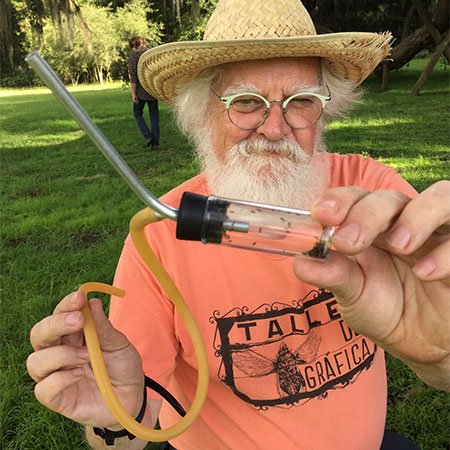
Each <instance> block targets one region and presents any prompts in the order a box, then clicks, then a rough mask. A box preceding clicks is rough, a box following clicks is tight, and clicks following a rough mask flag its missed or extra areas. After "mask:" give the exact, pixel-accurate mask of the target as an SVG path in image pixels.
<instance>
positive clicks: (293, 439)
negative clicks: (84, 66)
mask: <svg viewBox="0 0 450 450" xmlns="http://www.w3.org/2000/svg"><path fill="white" fill-rule="evenodd" d="M388 41H389V36H385V35H376V34H370V33H345V34H337V35H324V36H316V35H315V31H314V27H313V25H312V22H311V20H310V18H309V16H308V14H307V12H306V10H305V9H304V8H303V5H302V4H301V3H300V2H298V1H297V0H277V1H276V2H275V1H274V2H271V1H264V2H261V3H260V2H258V1H248V2H241V1H239V0H221V1H220V2H219V4H218V6H217V9H216V11H215V12H214V14H213V16H212V17H211V19H210V21H209V23H208V26H207V29H206V31H205V39H204V42H189V43H188V42H185V43H178V44H167V45H165V46H162V47H160V48H156V49H154V50H151V51H149V52H147V53H146V54H144V56H143V57H142V58H141V61H140V63H139V69H138V70H139V73H140V79H141V81H142V83H143V85H144V87H145V88H146V89H147V90H148V91H150V92H151V93H152V94H153V95H156V96H157V97H158V98H160V99H162V100H164V101H167V102H169V103H171V104H173V105H174V108H175V111H176V113H177V116H178V119H179V122H180V125H181V127H182V129H183V130H184V131H185V132H187V133H189V134H190V135H191V136H192V137H193V139H194V140H195V143H196V146H197V149H198V153H199V157H200V160H201V162H202V164H203V169H204V170H203V172H202V174H200V175H198V176H197V177H194V178H193V179H191V180H188V181H187V182H185V183H184V184H182V185H181V186H179V187H178V188H175V189H174V190H173V191H171V192H170V193H168V194H167V195H165V196H164V197H163V200H164V201H165V202H167V203H168V204H170V205H172V206H177V205H178V204H179V201H180V197H181V195H182V193H183V192H184V191H190V192H195V193H198V194H202V195H209V194H211V193H214V194H218V195H224V196H227V197H238V198H242V199H246V200H253V201H263V202H270V203H277V204H281V205H285V206H291V207H292V206H294V207H297V208H310V209H311V213H312V215H313V217H314V218H315V219H316V220H318V221H319V222H320V223H322V224H324V225H329V226H336V227H338V228H337V231H336V232H335V235H334V236H333V245H334V248H335V251H333V252H332V254H331V256H330V258H329V259H328V261H326V262H323V261H317V260H315V259H311V258H307V257H303V256H298V257H297V258H296V259H295V260H293V259H291V258H289V257H284V256H280V255H270V254H264V253H258V252H243V251H241V250H238V249H230V248H225V247H221V246H208V245H206V246H202V245H200V244H198V243H196V242H189V241H176V240H175V239H174V236H175V223H174V222H171V221H162V222H159V223H158V224H154V225H151V226H150V227H148V229H147V238H148V239H149V241H150V243H151V245H152V247H153V248H154V250H155V252H156V254H157V255H158V257H159V258H160V260H161V262H162V263H163V265H164V266H165V267H166V269H167V270H168V271H169V273H170V274H171V276H172V277H173V279H174V280H175V282H176V284H177V285H178V287H179V288H180V290H181V292H182V293H183V295H184V297H185V298H186V300H187V302H188V304H189V307H190V308H191V309H192V312H193V314H194V316H195V318H196V320H197V322H198V324H199V327H200V329H201V332H202V335H203V338H204V340H205V343H206V347H207V350H208V360H209V361H208V362H209V367H210V386H209V391H208V397H207V399H206V402H205V405H204V408H203V410H202V413H201V415H200V417H199V418H198V419H197V420H196V421H195V423H194V424H193V426H192V427H191V428H190V429H189V430H187V431H186V432H185V433H184V434H183V435H181V436H179V437H178V438H176V439H174V440H173V441H171V444H172V445H173V446H174V447H175V448H177V449H178V450H186V449H208V450H211V449H243V448H245V449H271V448H283V449H292V450H294V449H327V450H328V449H346V450H348V449H353V450H361V449H363V450H378V449H380V447H381V448H382V449H389V448H391V449H393V448H395V449H402V448H403V449H408V448H417V447H416V446H415V445H414V444H412V443H411V442H410V441H408V440H405V439H402V438H401V437H399V436H392V435H391V434H389V433H385V432H384V423H385V414H386V374H385V366H384V354H383V350H382V349H385V350H387V351H389V352H390V353H392V354H393V355H395V356H397V357H398V358H400V359H401V360H402V361H404V362H405V363H406V364H408V365H409V367H410V368H411V369H412V370H414V371H415V372H416V373H417V375H418V376H419V377H421V378H422V379H423V380H424V381H425V382H427V383H429V384H430V385H432V386H434V387H436V388H438V389H447V390H448V389H449V386H450V383H449V320H448V319H449V317H448V316H449V311H448V294H449V288H448V277H449V273H450V268H449V264H448V257H447V255H448V245H449V244H448V242H449V241H448V228H445V226H448V220H449V216H450V211H449V204H448V194H449V189H450V188H449V184H448V183H447V182H440V183H437V184H435V185H433V186H431V187H430V188H429V189H427V190H425V191H424V192H423V193H421V194H420V195H417V194H416V193H415V191H414V190H413V189H412V188H411V187H410V186H409V185H408V184H407V183H406V182H405V181H404V180H403V179H402V178H401V177H400V176H399V175H398V174H397V173H396V172H395V171H394V170H393V169H391V168H388V167H385V166H383V165H381V164H378V163H376V162H374V161H373V160H371V159H364V158H362V157H361V156H359V155H346V156H339V155H336V154H328V153H327V152H326V150H325V147H324V144H323V143H322V139H321V133H322V127H323V121H324V120H329V119H330V118H331V117H333V116H336V115H338V114H340V113H342V112H343V111H344V110H345V109H346V108H347V107H348V106H349V103H350V102H351V101H352V100H354V99H355V95H354V94H353V93H352V89H353V88H354V87H355V86H356V85H357V84H359V83H360V82H361V81H362V80H363V79H364V78H365V77H366V76H368V74H369V73H370V72H371V71H372V70H373V68H374V67H375V66H376V65H377V64H378V63H379V62H380V61H381V60H382V59H383V58H385V57H386V56H387V54H388V52H389V44H388ZM264 99H266V100H264ZM288 99H289V101H287V100H288ZM324 105H325V106H324ZM293 266H294V272H295V275H294V273H293V271H292V268H293ZM114 284H115V285H116V286H120V287H121V288H123V289H124V290H125V291H126V297H125V299H121V300H117V299H112V303H111V312H110V320H111V322H110V321H109V320H108V319H107V318H106V317H105V316H104V314H103V312H102V309H101V303H100V302H99V301H98V300H92V301H91V302H90V307H91V310H92V313H93V315H94V320H95V323H96V327H97V330H98V333H99V339H100V343H101V346H102V350H103V352H104V357H105V362H106V365H107V367H108V372H109V374H110V376H111V380H112V383H113V385H114V387H115V389H116V392H117V393H118V395H119V398H120V400H121V402H122V403H123V405H124V407H125V408H126V409H127V410H128V411H129V413H130V414H131V415H133V416H134V417H137V416H139V418H142V414H139V413H140V412H141V405H142V389H143V373H145V374H147V375H149V376H151V377H152V378H155V379H156V380H157V381H158V382H159V383H161V384H162V385H164V386H168V389H169V391H170V392H171V393H172V394H174V396H175V397H176V398H177V399H178V400H179V401H180V403H181V404H183V405H184V406H186V407H188V406H189V404H190V403H191V401H192V398H193V395H194V392H195V386H196V381H197V370H196V360H195V355H194V351H193V346H192V343H191V341H190V338H189V335H188V334H187V331H186V329H185V327H184V324H183V323H182V321H181V319H180V317H179V315H178V313H177V312H176V311H174V308H173V305H172V304H171V302H170V301H169V299H168V298H167V297H166V295H165V294H164V292H162V291H161V288H160V286H159V284H158V283H157V282H156V281H155V279H154V278H153V276H152V274H151V273H149V270H148V269H147V267H146V266H145V264H144V263H143V262H142V260H141V258H140V257H139V255H138V254H137V251H136V249H135V248H134V246H133V244H132V242H131V241H130V239H129V238H128V239H127V241H126V243H125V247H124V250H123V253H122V256H121V259H120V262H119V265H118V269H117V274H116V280H115V283H114ZM85 301H86V300H85V299H84V298H83V296H82V295H81V294H78V293H75V294H71V295H69V296H67V297H66V298H65V299H63V300H62V301H61V303H60V304H59V305H58V306H57V307H56V310H55V313H54V314H53V315H52V316H50V317H48V318H46V319H44V320H43V321H41V322H40V323H38V324H37V325H36V326H35V327H34V328H33V330H32V332H31V342H32V345H33V347H34V349H35V350H36V352H35V353H33V354H32V355H30V358H29V360H28V368H29V372H30V374H31V376H32V377H33V378H34V379H35V380H36V381H37V382H38V384H37V385H36V396H37V398H38V399H39V401H41V402H42V403H43V404H44V405H46V406H48V407H50V408H52V409H54V410H55V411H58V412H60V413H61V414H64V415H65V416H67V417H69V418H71V419H73V420H75V421H77V422H80V423H83V424H85V425H87V436H88V439H89V442H90V443H91V445H92V446H93V447H94V448H106V447H105V445H104V441H103V439H102V437H99V436H94V433H93V431H92V428H91V427H106V428H108V429H110V430H112V431H114V432H115V431H117V430H121V429H122V427H121V425H119V424H117V422H116V420H115V419H114V417H113V416H112V415H111V413H109V411H108V410H107V408H106V407H105V406H104V404H103V402H102V399H101V397H100V393H99V391H98V389H97V388H96V385H95V381H94V380H93V377H92V372H91V370H90V368H89V365H88V361H89V358H88V356H87V352H86V349H85V348H84V347H83V339H82V335H81V331H80V330H81V328H82V326H83V320H84V319H83V316H82V314H81V313H80V309H81V307H82V306H83V305H84V304H85ZM118 330H120V331H118ZM130 343H131V344H130ZM141 358H142V360H141ZM141 361H142V362H141ZM149 396H150V398H149V401H148V404H147V407H146V409H145V414H144V416H143V418H142V423H143V424H144V425H147V426H153V425H154V423H155V422H156V419H157V418H158V417H159V421H160V424H161V427H162V428H167V427H169V426H171V425H172V424H174V423H175V422H177V421H178V420H179V417H178V416H177V414H175V413H174V412H172V411H171V410H170V408H169V407H167V405H166V404H164V403H163V405H162V406H161V400H159V399H158V396H156V395H155V394H149ZM397 439H398V440H399V441H397ZM144 446H145V442H142V441H139V440H138V439H135V440H131V441H130V440H128V438H126V437H119V438H117V439H115V442H114V448H127V449H128V448H130V449H141V448H143V447H144Z"/></svg>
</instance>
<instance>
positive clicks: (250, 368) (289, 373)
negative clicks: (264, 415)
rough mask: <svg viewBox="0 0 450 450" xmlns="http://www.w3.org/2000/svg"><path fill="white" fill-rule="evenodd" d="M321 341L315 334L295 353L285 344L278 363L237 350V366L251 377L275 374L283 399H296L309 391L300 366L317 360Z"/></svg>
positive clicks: (254, 353) (274, 360) (235, 358)
mask: <svg viewBox="0 0 450 450" xmlns="http://www.w3.org/2000/svg"><path fill="white" fill-rule="evenodd" d="M320 341H321V339H320V337H319V336H317V335H316V334H314V332H311V333H310V334H309V336H308V338H307V339H306V341H305V342H303V343H302V344H301V345H300V346H299V347H298V348H297V350H295V351H292V350H291V349H290V348H289V347H288V346H287V345H286V343H284V342H282V343H281V344H280V346H279V347H278V351H277V354H276V357H275V358H274V359H273V358H269V357H267V356H264V355H261V354H260V353H258V352H256V351H255V350H253V349H245V350H236V351H234V352H233V364H234V366H236V367H237V368H238V369H239V370H240V371H241V372H243V373H245V374H246V375H248V376H249V377H264V376H267V375H270V374H272V373H275V374H276V375H277V389H278V393H279V394H280V397H286V396H291V395H296V394H298V393H300V392H302V391H304V390H305V389H306V383H305V379H304V378H303V375H302V374H301V372H300V370H299V369H298V366H299V365H301V364H308V363H310V362H312V361H314V360H315V359H316V357H317V352H318V349H319V344H320Z"/></svg>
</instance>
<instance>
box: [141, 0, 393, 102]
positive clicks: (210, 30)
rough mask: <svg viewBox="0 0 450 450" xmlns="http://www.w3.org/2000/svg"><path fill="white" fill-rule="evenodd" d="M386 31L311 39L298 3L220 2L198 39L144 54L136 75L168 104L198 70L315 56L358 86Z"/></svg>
mask: <svg viewBox="0 0 450 450" xmlns="http://www.w3.org/2000/svg"><path fill="white" fill-rule="evenodd" d="M390 41H391V34H390V33H383V34H378V33H358V32H355V33H333V34H322V35H317V33H316V29H315V27H314V24H313V22H312V20H311V17H310V15H309V14H308V11H306V9H305V7H304V6H303V4H302V3H301V2H300V1H299V0H220V1H219V3H218V5H217V7H216V9H215V11H214V13H213V14H212V15H211V18H210V19H209V21H208V24H207V26H206V29H205V33H204V38H203V41H184V42H173V43H169V44H164V45H160V46H158V47H155V48H152V49H150V50H148V51H147V52H145V53H144V54H143V55H142V56H141V57H140V58H139V64H138V76H139V80H140V82H141V84H142V86H143V87H144V88H145V89H146V90H147V91H148V92H150V94H151V95H153V96H154V97H156V98H158V99H160V100H162V101H165V102H167V103H171V102H172V99H173V98H174V96H175V95H176V86H177V84H178V83H179V82H182V81H183V80H188V79H192V78H193V77H195V76H196V75H197V74H199V73H200V72H201V71H202V70H205V69H207V68H208V67H213V66H217V65H220V64H224V63H229V62H234V61H244V60H252V59H268V58H279V57H300V56H316V57H321V58H325V59H327V60H328V61H329V64H330V67H331V69H332V70H333V71H334V72H335V73H336V74H337V75H339V76H340V77H342V78H344V79H348V80H351V81H353V82H354V83H355V86H357V85H358V84H360V83H361V82H362V81H363V80H364V79H365V78H366V77H367V76H369V74H370V73H371V72H372V71H373V69H374V68H375V67H376V66H377V65H378V64H379V63H380V62H381V61H382V60H384V59H385V58H386V57H387V56H388V55H389V52H390V45H389V43H390Z"/></svg>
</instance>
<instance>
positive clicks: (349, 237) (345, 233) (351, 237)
mask: <svg viewBox="0 0 450 450" xmlns="http://www.w3.org/2000/svg"><path fill="white" fill-rule="evenodd" d="M359 233H360V229H359V226H358V225H356V223H349V224H347V225H344V226H343V227H340V228H338V230H337V231H336V232H335V233H334V236H333V239H338V240H340V241H345V242H347V243H349V244H354V243H355V242H356V241H357V240H358V238H359Z"/></svg>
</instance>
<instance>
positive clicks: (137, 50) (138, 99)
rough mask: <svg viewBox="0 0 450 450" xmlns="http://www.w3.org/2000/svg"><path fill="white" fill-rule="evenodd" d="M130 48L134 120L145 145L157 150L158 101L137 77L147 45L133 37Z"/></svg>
mask: <svg viewBox="0 0 450 450" xmlns="http://www.w3.org/2000/svg"><path fill="white" fill-rule="evenodd" d="M130 47H131V54H130V57H129V69H130V84H131V92H132V98H133V113H134V118H135V119H136V123H137V125H138V127H139V130H140V132H141V133H142V134H143V136H144V138H145V141H144V142H145V145H147V146H151V148H152V149H157V148H158V147H159V109H158V100H157V99H156V98H155V97H153V96H152V95H150V94H149V93H148V92H147V91H146V90H145V89H144V88H143V87H142V85H141V83H140V82H139V78H138V76H137V65H138V61H139V58H140V57H141V55H142V54H143V53H144V52H146V51H147V50H148V48H147V44H146V43H145V41H144V40H143V39H142V38H141V37H140V36H135V37H133V38H131V39H130ZM146 104H147V105H148V111H149V115H150V124H151V128H152V130H151V131H150V129H149V128H148V126H147V123H146V122H145V119H144V116H143V112H144V108H145V105H146Z"/></svg>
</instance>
